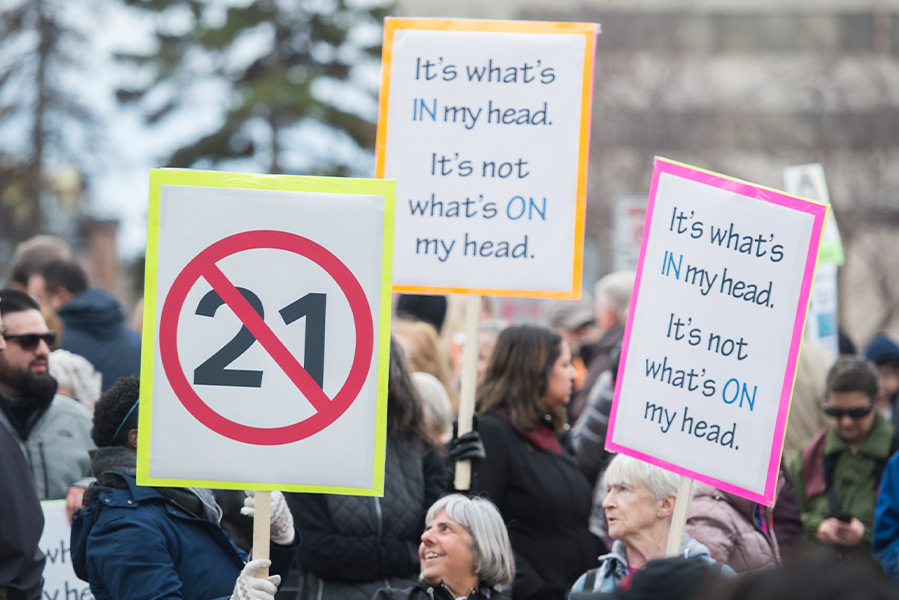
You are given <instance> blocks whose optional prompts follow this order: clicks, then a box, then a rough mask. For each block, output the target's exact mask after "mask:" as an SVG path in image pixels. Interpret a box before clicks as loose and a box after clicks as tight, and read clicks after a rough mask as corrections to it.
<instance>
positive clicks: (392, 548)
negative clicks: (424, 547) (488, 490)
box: [287, 436, 450, 600]
mask: <svg viewBox="0 0 899 600" xmlns="http://www.w3.org/2000/svg"><path fill="white" fill-rule="evenodd" d="M449 484H450V481H449V475H448V473H447V471H446V468H445V467H444V465H443V461H442V459H441V458H440V456H439V455H438V454H437V451H436V450H435V449H434V448H433V447H431V446H430V445H427V446H426V445H425V444H424V443H423V442H420V441H416V440H405V439H398V438H395V437H393V436H388V438H387V457H386V464H385V470H384V496H383V497H380V498H379V497H365V496H334V495H327V494H289V495H288V499H287V500H288V503H289V505H290V507H291V511H292V512H293V515H294V519H295V521H296V524H297V528H298V529H299V530H300V532H302V534H303V547H302V548H301V549H300V557H299V558H300V560H299V562H300V566H301V569H302V571H303V573H304V576H303V583H302V589H303V593H301V594H300V596H301V597H302V598H308V599H309V600H318V599H326V600H355V599H358V600H369V599H370V598H371V597H372V595H373V594H374V593H375V592H376V591H377V590H378V589H379V588H385V587H386V588H406V587H409V586H410V585H413V584H414V583H415V582H416V581H417V580H418V574H419V572H420V569H421V567H420V564H419V560H418V546H419V543H420V541H421V532H422V531H423V529H424V525H425V514H426V512H427V510H428V508H429V507H430V506H431V504H433V503H434V502H435V501H436V500H437V499H438V498H439V497H440V496H442V495H443V494H444V493H445V492H446V491H447V489H448V488H449Z"/></svg>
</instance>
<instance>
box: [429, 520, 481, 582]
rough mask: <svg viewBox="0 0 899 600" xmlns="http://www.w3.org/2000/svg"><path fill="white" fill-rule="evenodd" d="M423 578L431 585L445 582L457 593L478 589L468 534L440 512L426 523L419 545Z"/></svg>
mask: <svg viewBox="0 0 899 600" xmlns="http://www.w3.org/2000/svg"><path fill="white" fill-rule="evenodd" d="M418 558H419V559H420V560H421V576H422V579H424V580H425V581H427V582H428V583H430V584H431V585H439V584H440V582H441V581H442V582H444V583H445V584H446V586H447V587H449V588H450V590H452V591H453V592H454V593H456V594H463V595H464V594H467V593H468V591H469V589H471V588H472V587H476V586H477V577H476V576H475V574H474V552H473V550H472V541H471V535H470V534H469V533H468V531H467V530H466V529H465V528H464V527H463V526H462V525H460V524H459V523H457V522H455V521H453V520H452V519H450V518H449V517H447V516H446V511H445V510H441V511H440V512H439V513H437V516H435V517H434V519H433V520H432V521H431V522H430V523H428V525H427V527H425V531H424V533H422V534H421V544H420V545H419V546H418Z"/></svg>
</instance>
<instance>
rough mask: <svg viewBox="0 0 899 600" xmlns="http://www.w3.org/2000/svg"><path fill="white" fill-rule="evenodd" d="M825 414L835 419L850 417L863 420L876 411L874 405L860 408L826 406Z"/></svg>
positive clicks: (824, 407)
mask: <svg viewBox="0 0 899 600" xmlns="http://www.w3.org/2000/svg"><path fill="white" fill-rule="evenodd" d="M823 409H824V414H825V415H828V416H830V417H834V418H837V419H839V418H842V417H849V418H850V419H861V418H862V417H864V416H867V415H868V413H870V412H871V411H872V410H874V405H873V404H869V405H868V406H861V407H859V408H849V409H845V410H844V409H842V408H834V407H833V406H828V405H826V404H825V405H824V406H823Z"/></svg>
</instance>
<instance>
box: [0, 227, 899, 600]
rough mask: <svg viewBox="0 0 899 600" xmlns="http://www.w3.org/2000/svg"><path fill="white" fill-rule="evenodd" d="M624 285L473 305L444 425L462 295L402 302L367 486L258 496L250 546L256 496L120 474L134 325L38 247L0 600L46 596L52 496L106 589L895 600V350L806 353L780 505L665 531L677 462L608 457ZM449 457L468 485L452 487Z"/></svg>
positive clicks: (57, 254) (32, 261)
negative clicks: (537, 318)
mask: <svg viewBox="0 0 899 600" xmlns="http://www.w3.org/2000/svg"><path fill="white" fill-rule="evenodd" d="M633 285H634V274H633V273H612V274H610V275H607V276H606V277H603V278H602V279H600V281H599V282H597V284H596V287H595V293H594V298H595V300H594V305H593V306H591V305H590V304H589V303H587V302H577V301H558V302H552V303H548V304H547V305H546V307H545V308H546V312H545V319H544V322H543V323H534V324H505V323H502V322H501V321H499V320H497V319H496V318H495V315H492V314H490V305H489V303H488V304H485V305H484V311H485V314H484V315H483V319H482V322H483V323H484V327H483V331H482V333H481V336H480V337H479V339H478V340H475V341H476V342H477V344H478V354H479V361H478V384H477V393H476V417H475V430H474V431H473V432H470V433H467V434H465V435H462V436H459V435H457V433H456V432H455V431H454V427H453V420H454V418H455V417H456V416H457V413H458V410H459V403H458V398H459V394H458V389H459V373H458V369H457V368H454V367H456V366H457V361H455V360H454V346H455V345H458V343H459V341H460V340H459V334H458V328H456V327H455V326H454V323H453V321H454V320H456V319H457V317H458V311H457V307H455V306H454V305H453V302H452V299H449V301H448V299H447V298H443V297H439V296H401V297H400V298H399V299H398V301H397V303H396V306H395V314H396V318H395V319H394V322H393V331H392V333H393V335H392V338H391V343H390V362H389V367H388V370H389V377H388V386H387V387H388V391H387V436H386V440H387V441H386V453H385V475H384V495H383V497H368V496H345V495H327V494H296V493H286V494H281V493H280V492H273V493H272V510H271V517H270V534H271V536H270V539H271V544H270V549H269V550H270V558H268V559H254V558H253V557H252V556H250V555H249V551H250V549H251V548H250V546H251V541H250V540H251V536H250V535H249V532H248V529H249V528H250V527H251V525H252V520H251V519H248V518H247V516H251V517H252V516H253V514H254V511H255V500H254V497H253V496H252V495H251V494H250V495H248V494H244V493H243V492H226V491H221V490H206V489H199V488H175V487H147V486H141V485H138V484H137V482H136V478H135V476H136V460H137V455H136V451H137V447H138V445H137V435H138V433H137V432H138V428H137V422H138V415H139V410H138V406H139V404H140V394H139V392H140V380H139V369H140V336H139V335H138V333H137V332H136V331H134V330H132V329H130V328H129V327H128V325H127V323H126V321H125V310H124V309H123V308H122V306H121V305H120V304H119V303H118V301H117V300H116V299H115V298H114V297H113V296H112V295H110V294H109V293H108V292H106V291H103V290H100V289H96V288H91V287H90V286H89V285H88V277H87V275H86V273H85V271H84V269H83V268H82V267H81V265H80V264H79V262H78V261H77V260H76V259H75V257H73V256H72V255H71V252H70V251H69V249H68V248H67V247H66V246H65V245H64V244H60V243H59V242H58V240H53V239H52V238H40V239H38V240H36V241H35V242H33V243H30V244H28V245H26V246H25V247H24V248H23V249H21V252H19V253H17V256H16V258H15V260H14V263H13V268H12V269H10V280H9V287H8V288H7V289H3V290H0V320H2V322H0V422H2V425H0V445H2V447H3V451H2V454H0V485H2V486H3V488H4V490H5V491H4V494H0V498H2V500H0V503H2V505H0V598H9V599H10V600H15V599H20V598H21V599H27V600H36V599H38V598H41V586H42V579H41V572H42V569H43V566H44V562H45V559H44V556H43V554H42V552H41V551H40V549H39V547H38V540H39V538H40V534H41V530H42V527H43V516H42V513H41V509H40V505H39V501H40V500H52V499H65V500H66V502H67V508H68V509H69V513H70V515H71V518H72V536H71V555H72V562H73V565H74V568H75V572H76V574H77V575H78V577H80V578H82V579H84V580H85V581H87V582H88V583H89V584H90V588H91V591H92V593H93V595H94V597H95V598H98V599H101V598H116V599H122V598H134V599H137V598H232V599H237V600H250V599H257V600H259V599H264V600H269V599H274V598H275V597H276V596H277V597H278V598H280V599H282V600H286V599H288V598H291V599H296V600H306V599H309V600H313V599H314V600H318V599H338V600H340V599H349V600H355V599H358V600H370V599H377V600H405V599H426V598H427V599H431V600H434V599H439V600H443V599H445V600H453V599H460V598H466V599H469V600H481V599H494V600H496V599H500V598H507V599H510V600H565V599H567V598H571V599H572V600H583V599H586V598H630V597H633V598H636V597H640V598H697V599H700V600H701V599H703V598H706V597H709V598H713V597H714V598H734V599H736V598H747V599H750V598H762V597H765V598H771V597H775V598H779V597H784V598H786V597H787V594H788V593H790V591H789V590H792V589H801V587H799V586H802V585H806V586H811V587H814V588H815V589H816V590H818V592H816V593H817V594H818V595H815V596H809V595H808V594H806V593H805V590H803V596H806V597H820V598H838V597H846V596H839V595H834V594H835V593H836V592H837V590H840V589H852V591H853V594H852V597H859V598H862V597H864V598H872V599H876V598H892V597H899V587H897V585H896V584H895V583H894V582H895V581H897V580H899V453H897V450H899V435H897V433H896V430H895V428H896V426H897V424H899V406H897V402H899V343H897V342H896V341H895V340H893V339H892V338H891V337H890V336H889V335H887V334H879V335H877V336H876V337H875V338H874V339H873V340H871V341H870V343H868V344H867V345H866V347H865V349H864V351H863V352H862V353H861V354H859V353H858V352H857V350H856V348H855V347H853V346H852V344H851V342H850V341H849V339H848V338H846V337H844V338H843V344H842V345H841V356H839V357H836V358H834V357H830V356H829V355H828V354H827V353H826V352H825V353H824V354H820V353H818V352H817V351H816V350H812V351H810V352H806V350H805V347H804V349H803V353H802V354H801V355H800V361H799V365H798V371H797V378H796V384H795V389H794V393H793V405H792V407H791V413H790V414H791V418H790V422H789V425H788V429H787V436H786V437H787V441H788V443H787V444H786V446H787V447H786V449H785V453H784V459H783V461H782V469H781V472H780V479H779V482H778V492H777V496H776V501H775V503H774V506H773V507H769V506H763V505H760V504H758V503H755V502H752V501H749V500H746V499H744V498H741V497H738V496H735V495H733V494H731V493H728V492H725V491H723V490H718V489H715V488H714V487H711V486H708V485H700V484H697V485H696V486H694V491H693V494H692V497H691V499H690V500H689V506H688V511H687V515H686V529H685V533H684V534H683V536H682V537H681V538H679V539H680V543H679V544H678V543H677V539H678V538H672V539H671V540H670V543H669V537H670V531H671V530H672V521H673V519H674V509H675V505H676V504H677V497H678V490H679V485H678V482H679V479H678V476H677V475H675V474H673V473H671V472H669V471H666V470H664V469H662V468H660V467H658V466H654V465H651V464H648V463H645V462H643V461H640V460H637V459H635V458H631V457H628V456H625V455H615V454H612V453H610V452H608V451H606V450H605V448H604V446H605V440H606V436H607V429H608V424H609V415H610V411H611V406H612V398H613V395H614V390H615V385H616V376H617V372H618V363H619V354H620V346H621V341H622V337H623V334H624V326H625V323H626V321H627V312H628V308H629V305H630V294H631V290H632V288H633ZM463 341H464V340H463ZM806 346H808V345H806ZM802 357H805V358H802ZM794 414H795V415H797V417H796V419H795V420H794V419H793V415H794ZM459 460H470V461H471V465H472V479H471V485H470V489H465V490H456V489H454V484H453V479H452V475H453V472H454V470H455V467H456V463H457V461H459ZM672 547H673V548H675V549H677V548H679V550H677V551H676V556H673V557H672V556H666V555H667V554H672V551H671V548H672ZM875 561H876V562H875ZM872 565H873V566H872ZM875 566H876V568H875ZM269 568H270V569H271V572H272V574H271V575H268V574H267V572H266V570H267V569H269ZM816 570H817V571H820V573H818V574H817V575H816V574H815V573H816ZM836 573H843V574H844V580H841V581H840V582H834V583H833V584H831V585H827V586H825V585H824V584H822V583H821V582H823V581H828V580H829V579H828V578H833V577H835V575H834V574H836ZM860 574H864V577H863V578H860ZM816 577H819V578H818V579H816ZM890 579H892V580H894V581H893V582H891V581H890ZM846 581H851V582H852V583H851V586H850V588H845V587H844V586H845V585H850V584H847V583H846ZM796 595H797V593H793V594H792V597H795V596H796Z"/></svg>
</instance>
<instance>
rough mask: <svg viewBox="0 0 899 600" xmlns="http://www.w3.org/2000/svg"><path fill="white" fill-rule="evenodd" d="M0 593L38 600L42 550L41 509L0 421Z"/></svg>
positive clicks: (16, 599) (12, 598)
mask: <svg viewBox="0 0 899 600" xmlns="http://www.w3.org/2000/svg"><path fill="white" fill-rule="evenodd" d="M0 488H2V492H0V597H3V598H7V599H8V600H39V599H40V597H41V589H42V588H43V578H42V573H43V572H44V560H45V559H44V553H43V552H41V550H40V548H39V547H38V541H39V540H40V539H41V532H42V531H43V530H44V513H43V512H42V511H41V504H40V502H39V501H38V499H37V491H36V490H35V487H34V481H33V479H32V478H31V471H30V469H29V468H28V465H27V464H26V462H25V457H24V456H22V452H21V451H20V450H19V447H18V445H17V444H16V440H15V439H13V437H12V435H11V434H10V433H9V431H7V429H6V428H5V427H4V426H3V425H0Z"/></svg>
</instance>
